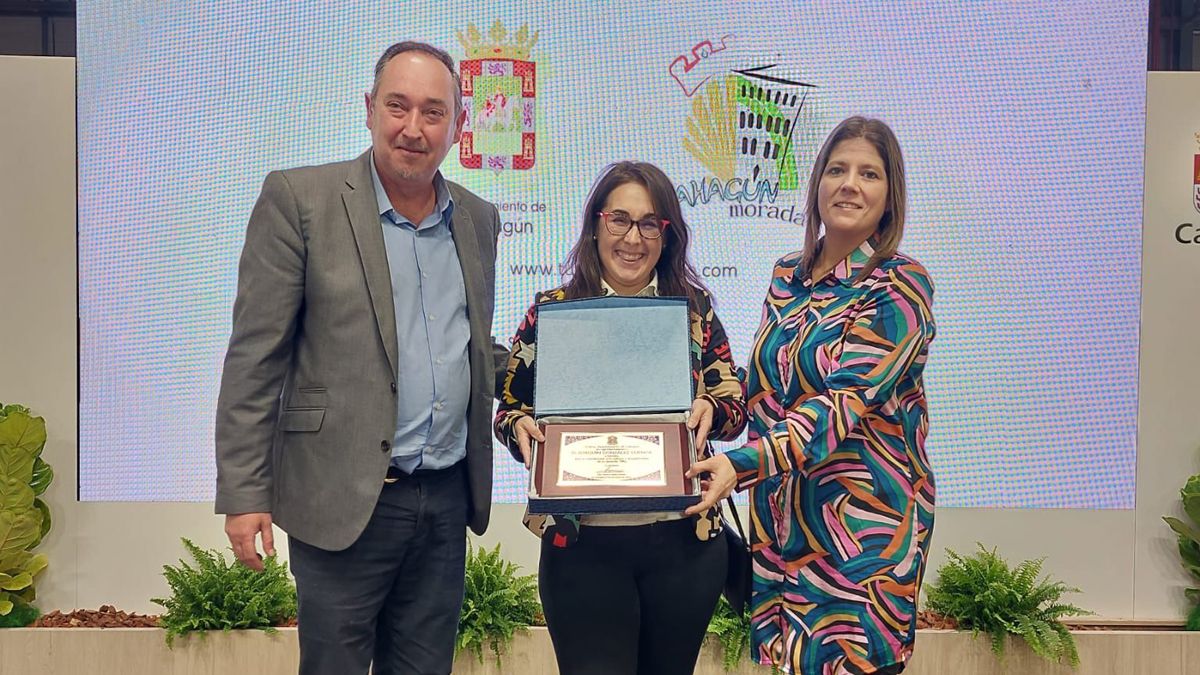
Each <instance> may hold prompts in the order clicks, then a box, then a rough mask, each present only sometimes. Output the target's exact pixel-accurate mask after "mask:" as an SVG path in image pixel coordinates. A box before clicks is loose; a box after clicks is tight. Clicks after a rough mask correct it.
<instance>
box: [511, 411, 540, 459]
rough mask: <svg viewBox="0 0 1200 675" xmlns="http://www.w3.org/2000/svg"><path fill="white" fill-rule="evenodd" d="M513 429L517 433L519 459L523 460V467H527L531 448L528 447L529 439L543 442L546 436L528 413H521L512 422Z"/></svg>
mask: <svg viewBox="0 0 1200 675" xmlns="http://www.w3.org/2000/svg"><path fill="white" fill-rule="evenodd" d="M513 430H514V431H516V434H517V447H518V448H519V449H520V450H521V459H522V460H524V461H525V468H526V469H528V468H529V461H530V457H531V450H530V449H529V439H531V438H532V439H533V440H535V441H537V442H538V443H545V442H546V436H545V434H543V433H542V430H541V429H539V428H538V425H537V422H534V421H533V418H532V417H530V416H529V415H522V416H521V417H518V418H517V421H516V422H515V423H514V424H513Z"/></svg>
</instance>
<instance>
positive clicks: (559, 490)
mask: <svg viewBox="0 0 1200 675" xmlns="http://www.w3.org/2000/svg"><path fill="white" fill-rule="evenodd" d="M537 312H538V320H537V365H536V368H535V371H534V410H535V414H534V417H535V420H536V421H537V423H538V424H539V425H540V426H541V427H542V430H543V432H544V433H545V435H546V442H545V443H544V444H540V443H534V444H533V456H532V461H531V464H532V470H531V472H530V482H529V504H530V511H531V512H533V513H628V512H649V511H682V510H684V509H685V508H687V507H688V506H691V505H692V504H695V503H697V502H698V501H700V488H699V481H697V480H696V479H689V478H686V477H685V476H684V474H685V473H686V471H687V469H688V467H690V466H691V465H692V463H693V462H694V461H695V459H696V456H695V446H694V444H693V441H692V435H691V432H690V431H689V430H688V429H687V427H686V421H687V417H688V414H689V412H690V410H691V404H692V372H691V352H690V348H691V341H690V338H689V332H690V322H689V317H688V306H687V301H686V300H685V299H683V298H642V297H612V296H610V297H604V298H588V299H584V300H567V301H563V302H554V303H546V304H544V305H539V306H538V308H537Z"/></svg>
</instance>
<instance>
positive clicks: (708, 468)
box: [684, 454, 737, 516]
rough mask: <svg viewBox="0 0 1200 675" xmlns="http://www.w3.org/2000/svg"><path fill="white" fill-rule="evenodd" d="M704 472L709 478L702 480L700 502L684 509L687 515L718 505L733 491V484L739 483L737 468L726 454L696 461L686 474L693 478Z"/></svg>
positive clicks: (702, 511)
mask: <svg viewBox="0 0 1200 675" xmlns="http://www.w3.org/2000/svg"><path fill="white" fill-rule="evenodd" d="M702 473H707V474H708V480H702V481H700V503H699V504H696V505H695V506H693V507H691V508H689V509H688V510H686V511H684V514H686V515H689V516H692V515H695V514H697V513H704V512H705V511H707V510H709V509H711V508H712V507H714V506H716V505H717V502H719V501H721V500H722V499H724V498H726V497H728V496H729V493H730V492H733V486H734V485H736V484H737V470H736V469H734V468H733V462H731V461H729V458H728V457H726V456H725V455H724V454H720V455H716V456H713V457H709V458H708V459H706V460H704V461H702V462H696V463H695V464H693V465H692V468H690V469H688V470H687V474H686V475H687V477H688V478H693V477H695V476H698V475H700V474H702Z"/></svg>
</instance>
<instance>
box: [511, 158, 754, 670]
mask: <svg viewBox="0 0 1200 675" xmlns="http://www.w3.org/2000/svg"><path fill="white" fill-rule="evenodd" d="M688 240H689V232H688V227H687V224H686V223H685V222H684V220H683V213H682V211H681V210H680V207H679V200H678V199H677V198H676V196H675V189H674V187H673V185H672V184H671V181H670V180H669V179H668V178H667V177H666V175H664V174H663V172H662V171H660V170H659V169H658V168H657V167H655V166H653V165H651V164H646V163H641V162H620V163H617V164H613V165H611V166H609V167H608V168H607V169H605V171H604V173H603V174H602V175H601V176H600V179H599V180H598V181H597V183H596V185H595V187H594V188H593V189H592V192H591V195H590V196H589V197H588V200H587V204H586V206H585V208H584V214H583V228H582V230H581V232H580V233H579V238H578V240H577V241H576V243H575V246H574V248H573V249H572V250H571V253H570V255H569V256H568V258H567V263H566V266H567V276H568V277H569V279H570V280H569V281H568V282H567V283H566V285H564V286H561V287H559V288H555V289H553V290H549V291H545V292H542V293H538V294H537V296H536V298H535V299H534V305H535V307H536V305H538V304H541V303H544V302H551V301H557V300H566V299H576V298H592V297H599V296H605V295H627V296H655V295H661V296H676V297H685V298H687V299H688V307H689V315H690V326H691V328H690V333H691V335H690V337H691V353H692V382H693V391H694V392H695V400H694V401H693V403H692V407H691V412H690V415H689V417H688V420H687V426H688V428H689V429H691V430H692V432H693V433H694V435H695V439H696V447H697V452H698V453H702V452H703V450H704V446H705V440H706V439H714V440H732V439H734V438H736V437H737V436H738V435H739V434H740V433H741V432H742V430H743V428H744V427H745V424H746V417H745V412H746V408H745V402H744V400H743V393H742V385H741V383H740V381H739V380H738V377H737V375H736V372H735V366H734V363H733V359H732V357H731V355H730V350H729V342H728V340H727V339H726V336H725V330H724V328H723V327H722V326H721V322H720V320H718V319H717V316H716V314H715V313H714V312H713V306H712V299H711V298H710V296H709V294H708V292H707V291H706V290H705V288H704V286H703V284H702V283H701V282H700V279H699V277H698V275H697V274H696V271H695V269H694V268H693V267H692V265H691V263H690V262H689V261H688V258H687V252H688ZM535 307H531V308H530V309H529V312H528V313H527V314H526V316H525V318H524V320H523V321H522V322H521V325H520V327H519V328H518V330H517V334H516V336H515V337H514V338H513V342H512V350H511V352H510V353H509V358H508V373H507V376H506V377H505V380H504V385H503V387H502V391H501V392H500V394H499V398H500V405H499V410H498V412H497V414H496V422H495V428H496V435H497V437H498V438H499V439H500V440H501V441H503V442H504V443H505V444H506V445H507V446H508V448H509V450H510V451H511V452H512V454H513V456H514V457H516V458H517V459H518V460H520V461H523V462H525V464H526V466H528V465H529V457H530V454H529V449H530V439H534V440H537V441H538V442H543V441H545V438H544V437H543V435H542V433H541V431H539V429H538V426H537V425H536V424H535V423H534V421H533V417H532V415H533V400H534V397H533V394H534V392H533V388H534V377H533V373H534V368H535V360H536V347H537V345H536V336H537V326H536V321H537V312H536V311H535ZM613 375H614V377H621V378H627V379H629V380H631V381H632V380H635V379H636V378H637V377H638V376H639V374H638V373H636V372H623V373H614V374H613ZM525 524H526V526H527V527H528V528H529V529H530V530H531V531H532V532H533V533H534V534H536V535H538V536H539V537H541V539H542V550H541V562H540V564H539V568H538V585H539V590H540V593H541V598H542V605H543V608H544V611H545V615H546V625H547V627H548V628H549V630H550V637H551V639H552V640H553V642H554V652H555V656H556V658H557V660H558V667H559V670H560V671H561V672H562V673H564V675H578V674H581V673H596V674H602V675H622V674H626V673H627V674H629V675H634V674H636V673H643V674H649V673H653V674H655V675H670V674H672V673H680V674H683V673H691V672H692V671H693V669H694V668H695V663H696V658H697V656H698V655H699V652H700V645H701V643H702V642H703V640H704V633H705V630H706V628H707V627H708V621H709V618H710V617H711V616H712V612H713V609H714V607H715V606H716V603H717V598H718V597H719V596H720V594H721V588H722V585H723V583H724V580H725V569H726V561H727V551H726V548H725V543H724V541H723V535H722V533H721V520H720V516H719V514H718V512H717V510H716V509H715V508H711V509H706V510H704V511H702V512H699V513H697V514H696V515H692V516H690V517H689V516H685V515H684V514H682V513H678V512H663V513H635V514H621V515H603V514H600V515H583V516H579V515H571V514H560V515H554V516H534V515H529V514H527V515H526V517H525Z"/></svg>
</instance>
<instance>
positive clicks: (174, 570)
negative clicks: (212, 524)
mask: <svg viewBox="0 0 1200 675" xmlns="http://www.w3.org/2000/svg"><path fill="white" fill-rule="evenodd" d="M183 546H184V548H186V549H187V550H188V552H189V553H191V555H192V558H193V559H194V560H195V561H196V566H195V567H193V566H191V565H189V564H188V563H186V562H184V561H183V560H180V561H179V566H178V567H175V566H172V565H164V566H163V577H165V578H166V580H167V584H168V585H169V586H170V587H171V597H169V598H152V599H151V602H153V603H155V604H157V605H162V607H163V608H164V609H166V610H167V611H166V612H165V613H164V614H163V615H162V616H161V617H160V618H159V625H160V626H161V627H162V628H164V629H166V640H167V645H168V646H171V645H172V644H173V643H174V640H175V638H177V637H180V636H183V635H187V634H189V633H192V632H194V631H208V630H218V629H219V630H223V631H230V630H233V629H235V628H258V629H261V630H264V631H266V632H268V633H273V632H275V626H278V625H280V624H282V623H285V622H287V621H290V620H292V619H295V618H296V586H295V584H293V583H292V581H291V579H290V578H288V573H287V564H286V563H282V562H279V560H278V559H277V558H276V557H275V556H271V557H269V558H267V559H265V560H264V561H263V570H262V571H261V572H258V571H255V570H252V569H250V568H249V567H246V566H245V565H242V564H239V563H237V562H233V563H230V562H228V561H227V560H226V559H225V556H224V554H222V553H221V552H220V551H217V550H204V549H202V548H200V547H199V546H196V545H195V544H193V543H192V542H191V541H189V540H188V539H184V540H183Z"/></svg>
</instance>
